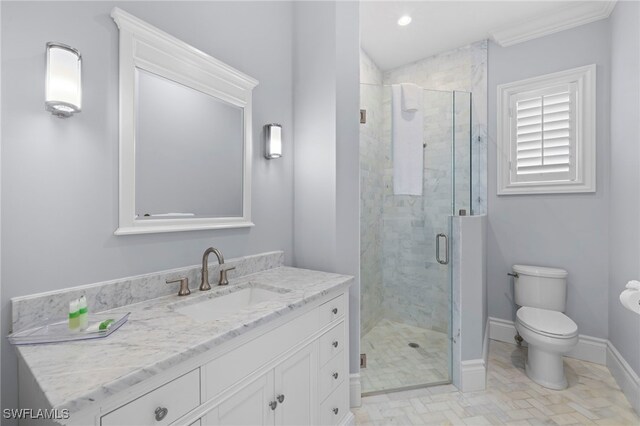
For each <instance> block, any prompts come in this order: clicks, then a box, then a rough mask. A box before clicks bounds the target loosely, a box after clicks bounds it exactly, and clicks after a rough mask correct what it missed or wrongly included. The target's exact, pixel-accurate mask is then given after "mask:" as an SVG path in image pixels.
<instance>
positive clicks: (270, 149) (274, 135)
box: [264, 124, 282, 160]
mask: <svg viewBox="0 0 640 426" xmlns="http://www.w3.org/2000/svg"><path fill="white" fill-rule="evenodd" d="M264 136H265V141H264V156H265V158H267V159H269V160H271V159H274V158H280V157H282V126H281V125H280V124H266V125H265V126H264Z"/></svg>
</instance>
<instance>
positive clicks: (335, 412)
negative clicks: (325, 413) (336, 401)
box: [332, 408, 340, 415]
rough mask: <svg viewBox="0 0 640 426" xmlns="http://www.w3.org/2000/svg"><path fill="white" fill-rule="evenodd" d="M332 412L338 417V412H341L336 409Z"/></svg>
mask: <svg viewBox="0 0 640 426" xmlns="http://www.w3.org/2000/svg"><path fill="white" fill-rule="evenodd" d="M332 411H333V414H336V415H337V414H338V411H340V410H338V409H337V408H334V409H333V410H332Z"/></svg>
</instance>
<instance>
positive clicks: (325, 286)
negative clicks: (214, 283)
mask: <svg viewBox="0 0 640 426" xmlns="http://www.w3.org/2000/svg"><path fill="white" fill-rule="evenodd" d="M352 280H353V278H352V277H350V276H346V275H338V274H332V273H327V272H318V271H310V270H305V269H298V268H290V267H278V268H274V269H269V270H266V271H262V272H258V273H255V274H251V275H246V276H243V277H239V278H236V279H233V280H230V283H229V286H227V287H213V289H212V290H211V291H208V292H200V291H194V292H192V294H191V295H190V296H187V297H178V296H177V295H171V296H164V297H159V298H156V299H151V300H148V301H144V302H141V303H136V304H133V305H128V306H123V307H120V308H117V309H113V310H111V311H108V312H113V313H114V314H115V313H118V312H131V315H130V316H129V321H128V322H127V323H126V324H124V325H123V326H122V327H121V328H120V329H119V330H117V331H116V332H115V333H113V334H112V335H111V336H109V337H106V338H104V339H95V340H84V341H78V342H66V343H56V344H45V345H31V346H16V349H17V351H18V353H19V356H20V357H21V358H22V359H23V360H24V362H25V364H26V365H27V367H28V368H29V369H30V370H31V372H32V374H33V376H34V377H35V379H36V381H37V382H38V384H39V386H40V388H41V390H42V391H43V393H44V395H45V397H46V398H47V399H48V401H49V403H50V404H51V407H52V408H56V409H68V410H69V412H70V413H71V414H73V413H74V412H78V411H80V410H82V409H84V408H87V407H89V406H90V405H93V404H99V403H100V401H102V400H104V399H105V398H107V397H109V396H111V395H113V394H115V393H117V392H119V391H122V390H124V389H127V388H129V387H131V386H132V385H135V384H137V383H140V382H142V381H143V380H145V379H148V378H150V377H152V376H154V375H156V374H158V373H161V372H163V371H166V370H167V369H169V368H171V367H172V366H175V365H177V364H179V363H181V362H183V361H186V360H188V359H190V358H192V357H194V356H196V355H199V354H201V353H204V352H206V351H208V350H211V349H213V348H215V347H217V346H219V345H221V344H223V343H225V342H228V341H229V340H231V339H233V338H234V337H236V336H239V335H242V334H244V333H247V332H249V331H251V330H253V329H255V328H256V327H258V326H260V325H263V324H265V323H268V322H270V321H273V320H275V319H277V318H279V317H281V316H283V315H285V314H287V313H289V312H291V311H294V310H296V309H299V308H301V307H303V306H305V305H306V304H308V303H311V302H313V301H315V300H318V299H320V298H322V297H323V296H325V295H327V294H328V293H330V292H333V291H337V290H340V289H344V288H346V287H347V286H348V285H349V284H350V283H351V282H352ZM248 286H257V287H263V288H272V289H273V290H275V291H277V292H280V293H281V294H280V295H279V296H278V297H277V298H275V299H274V300H270V301H267V302H262V303H259V304H256V305H253V306H251V307H250V308H247V309H244V310H240V311H238V312H237V313H234V314H231V315H229V316H228V317H225V318H224V319H222V320H216V321H211V322H196V321H195V320H193V319H191V318H190V317H188V316H186V315H183V314H180V313H178V312H175V311H174V309H175V308H176V307H178V306H184V304H188V303H196V302H198V301H202V300H205V299H208V298H210V297H215V295H219V294H221V293H230V292H232V291H235V290H238V289H240V288H244V287H248Z"/></svg>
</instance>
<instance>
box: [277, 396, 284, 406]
mask: <svg viewBox="0 0 640 426" xmlns="http://www.w3.org/2000/svg"><path fill="white" fill-rule="evenodd" d="M276 399H277V400H278V402H279V403H280V404H282V403H283V402H284V395H282V394H280V395H278V396H277V397H276Z"/></svg>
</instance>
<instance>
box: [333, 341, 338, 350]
mask: <svg viewBox="0 0 640 426" xmlns="http://www.w3.org/2000/svg"><path fill="white" fill-rule="evenodd" d="M332 345H333V347H334V348H337V347H338V341H337V340H334V341H333V343H332Z"/></svg>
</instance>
